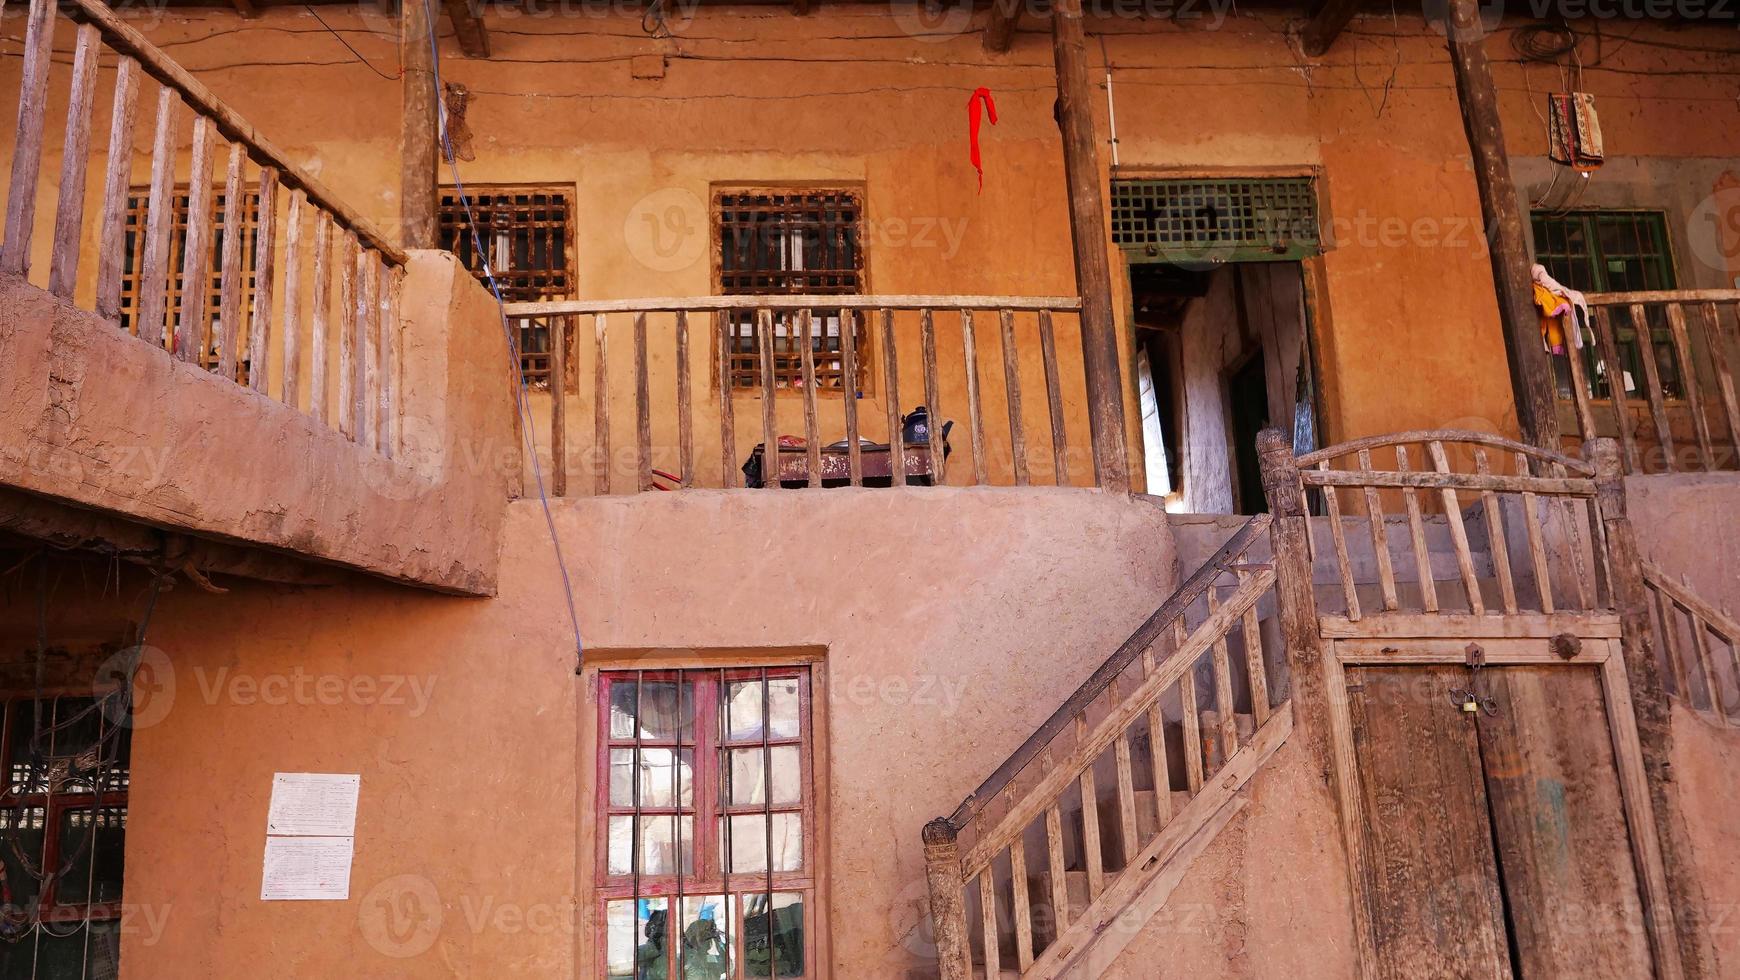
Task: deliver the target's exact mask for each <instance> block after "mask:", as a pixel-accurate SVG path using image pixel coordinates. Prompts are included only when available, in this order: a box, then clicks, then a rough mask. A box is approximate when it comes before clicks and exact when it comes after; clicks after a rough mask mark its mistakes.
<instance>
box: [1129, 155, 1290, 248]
mask: <svg viewBox="0 0 1740 980" xmlns="http://www.w3.org/2000/svg"><path fill="white" fill-rule="evenodd" d="M1112 241H1113V242H1115V243H1116V244H1117V245H1118V246H1119V247H1120V248H1122V249H1123V250H1124V251H1125V254H1126V256H1127V257H1128V258H1129V259H1130V261H1132V262H1157V263H1168V264H1174V265H1195V264H1218V263H1221V262H1262V261H1280V260H1294V261H1296V260H1298V259H1302V258H1306V257H1308V256H1311V255H1315V254H1317V253H1318V251H1319V250H1320V241H1321V239H1320V235H1319V231H1318V224H1317V194H1316V189H1315V187H1314V186H1313V182H1312V180H1311V178H1309V177H1280V178H1260V179H1212V180H1211V179H1200V180H1199V179H1188V180H1183V179H1181V180H1114V181H1112Z"/></svg>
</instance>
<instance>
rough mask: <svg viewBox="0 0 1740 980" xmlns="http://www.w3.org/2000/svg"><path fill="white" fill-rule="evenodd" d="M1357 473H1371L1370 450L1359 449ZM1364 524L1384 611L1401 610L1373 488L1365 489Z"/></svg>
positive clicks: (1381, 512)
mask: <svg viewBox="0 0 1740 980" xmlns="http://www.w3.org/2000/svg"><path fill="white" fill-rule="evenodd" d="M1358 458H1359V471H1360V472H1361V473H1370V472H1371V450H1369V449H1361V450H1360V451H1359V454H1358ZM1365 522H1366V525H1367V527H1368V528H1370V531H1371V550H1372V557H1373V558H1375V559H1376V560H1377V570H1378V587H1379V589H1380V590H1381V591H1382V594H1383V607H1384V609H1385V610H1387V611H1390V610H1395V609H1399V608H1401V604H1400V603H1399V602H1398V601H1397V598H1396V570H1395V566H1394V565H1393V564H1392V563H1391V560H1390V534H1389V529H1388V528H1387V527H1385V526H1384V508H1383V503H1382V502H1381V501H1379V499H1378V492H1377V489H1376V488H1375V487H1369V486H1368V487H1366V488H1365Z"/></svg>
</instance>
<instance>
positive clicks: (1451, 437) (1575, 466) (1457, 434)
mask: <svg viewBox="0 0 1740 980" xmlns="http://www.w3.org/2000/svg"><path fill="white" fill-rule="evenodd" d="M1431 442H1447V443H1472V444H1475V445H1481V446H1491V447H1493V448H1495V449H1502V450H1504V451H1506V452H1511V453H1523V454H1525V455H1527V456H1530V457H1533V458H1535V459H1540V460H1545V461H1547V462H1551V463H1558V464H1559V465H1561V466H1563V467H1565V469H1566V471H1567V472H1570V473H1575V474H1577V475H1579V476H1593V475H1594V474H1595V468H1594V467H1593V466H1591V465H1589V464H1588V463H1587V462H1585V461H1583V460H1580V459H1576V458H1573V457H1571V456H1567V455H1565V454H1564V453H1555V452H1552V451H1550V450H1546V449H1542V448H1540V447H1539V446H1530V445H1525V444H1524V443H1520V442H1517V441H1516V440H1515V439H1506V438H1505V437H1504V436H1498V435H1493V434H1492V433H1490V432H1476V431H1474V430H1472V429H1420V430H1415V431H1411V432H1393V433H1389V434H1387V435H1378V436H1367V437H1365V438H1363V439H1350V440H1348V441H1347V442H1343V443H1338V444H1336V445H1333V446H1327V447H1325V448H1323V449H1318V450H1315V451H1313V452H1309V453H1306V454H1305V455H1303V456H1300V457H1299V460H1298V466H1299V468H1300V469H1301V470H1304V469H1308V468H1310V467H1313V466H1316V465H1317V464H1318V463H1322V462H1325V461H1327V460H1334V459H1339V458H1341V457H1343V456H1353V455H1356V454H1358V453H1359V452H1360V451H1361V450H1365V451H1368V452H1369V451H1370V450H1373V449H1381V448H1384V447H1387V446H1395V445H1407V444H1411V443H1431Z"/></svg>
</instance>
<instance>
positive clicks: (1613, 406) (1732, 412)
mask: <svg viewBox="0 0 1740 980" xmlns="http://www.w3.org/2000/svg"><path fill="white" fill-rule="evenodd" d="M1587 298H1588V300H1589V303H1590V306H1591V313H1592V314H1593V320H1594V322H1593V323H1592V324H1591V326H1592V328H1593V330H1594V334H1595V336H1594V338H1593V343H1592V344H1591V345H1589V346H1586V347H1585V348H1583V349H1581V350H1579V349H1577V348H1576V347H1574V346H1572V345H1571V338H1569V337H1567V338H1566V351H1567V355H1560V356H1555V357H1554V358H1553V361H1554V368H1555V370H1556V371H1557V372H1558V376H1559V385H1560V390H1561V391H1566V390H1568V392H1569V395H1570V399H1569V400H1570V402H1571V405H1572V407H1573V409H1574V411H1575V414H1576V426H1577V430H1576V431H1577V435H1578V436H1579V438H1580V439H1581V440H1582V441H1587V440H1590V439H1593V438H1596V437H1597V436H1610V437H1614V438H1617V439H1618V440H1619V443H1620V447H1621V449H1622V454H1623V457H1622V458H1623V459H1624V462H1625V468H1626V471H1627V472H1631V473H1660V472H1668V473H1672V472H1685V471H1699V470H1702V471H1710V470H1733V469H1740V399H1737V398H1736V394H1735V387H1734V374H1733V371H1732V369H1731V365H1732V364H1733V363H1734V357H1735V356H1736V353H1737V348H1736V345H1737V344H1740V334H1737V332H1736V319H1735V317H1736V304H1740V289H1687V290H1673V291H1662V292H1637V293H1591V294H1590V295H1589V296H1588V297H1587ZM1646 338H1647V342H1644V341H1645V339H1646ZM1570 355H1577V356H1570ZM1612 379H1619V384H1618V385H1615V384H1614V382H1613V380H1612ZM1616 388H1617V389H1618V393H1619V395H1620V397H1615V391H1616Z"/></svg>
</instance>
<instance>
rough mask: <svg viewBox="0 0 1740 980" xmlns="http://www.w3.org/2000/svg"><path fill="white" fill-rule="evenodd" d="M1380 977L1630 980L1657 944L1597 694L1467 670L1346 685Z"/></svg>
mask: <svg viewBox="0 0 1740 980" xmlns="http://www.w3.org/2000/svg"><path fill="white" fill-rule="evenodd" d="M1347 684H1348V702H1349V714H1350V719H1351V722H1352V730H1353V738H1354V749H1355V755H1356V758H1357V761H1358V767H1359V780H1360V794H1361V809H1362V811H1363V816H1364V826H1363V828H1362V832H1363V834H1364V837H1365V846H1366V853H1367V857H1368V861H1367V881H1366V889H1367V895H1368V896H1369V901H1370V910H1369V914H1370V917H1371V923H1372V930H1371V935H1372V941H1373V943H1374V944H1375V946H1376V949H1375V950H1374V960H1375V963H1376V965H1377V970H1376V972H1377V974H1378V976H1380V977H1384V978H1396V980H1402V978H1410V980H1412V978H1439V977H1443V978H1451V977H1454V978H1515V977H1521V978H1523V980H1558V978H1573V977H1575V978H1578V980H1582V978H1596V980H1604V978H1610V977H1611V978H1621V977H1624V978H1634V977H1647V976H1649V975H1650V972H1651V966H1650V957H1649V949H1648V939H1647V934H1646V932H1645V930H1644V923H1643V917H1642V913H1641V906H1640V904H1639V899H1638V892H1637V884H1636V877H1635V871H1634V868H1633V864H1632V849H1631V846H1630V841H1629V838H1628V836H1627V830H1626V823H1625V817H1624V809H1623V805H1622V800H1621V798H1620V791H1619V779H1618V774H1617V770H1616V769H1615V766H1614V761H1613V748H1612V742H1611V739H1610V736H1609V734H1608V729H1607V720H1606V713H1605V706H1604V704H1603V701H1602V694H1601V686H1600V679H1599V677H1598V675H1597V674H1596V672H1595V671H1593V670H1587V669H1582V668H1576V667H1504V668H1487V669H1485V670H1483V671H1482V672H1481V678H1480V688H1481V690H1482V691H1483V692H1484V693H1485V694H1486V695H1487V696H1489V697H1491V698H1492V704H1493V710H1492V711H1491V712H1485V711H1482V712H1478V713H1469V712H1465V711H1463V710H1461V709H1460V708H1458V707H1457V706H1456V704H1455V703H1454V700H1453V698H1452V696H1451V692H1452V690H1455V689H1463V688H1467V687H1468V686H1469V682H1468V671H1467V669H1466V668H1464V667H1449V666H1444V667H1407V668H1397V667H1355V668H1350V669H1349V670H1348V672H1347Z"/></svg>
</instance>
